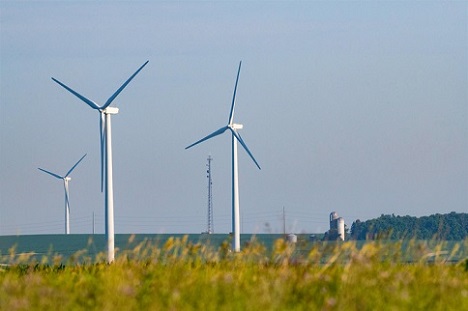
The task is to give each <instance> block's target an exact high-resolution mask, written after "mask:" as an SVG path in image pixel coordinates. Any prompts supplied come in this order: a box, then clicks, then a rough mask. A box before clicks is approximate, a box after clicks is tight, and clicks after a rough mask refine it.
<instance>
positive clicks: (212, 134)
mask: <svg viewBox="0 0 468 311" xmlns="http://www.w3.org/2000/svg"><path fill="white" fill-rule="evenodd" d="M227 129H228V127H227V126H224V127H222V128H220V129H219V130H216V131H214V132H213V133H211V134H210V135H208V136H206V137H203V138H202V139H200V140H198V141H196V142H194V143H193V144H191V145H190V146H188V147H185V149H188V148H191V147H193V146H195V145H198V144H199V143H201V142H204V141H205V140H207V139H210V138H211V137H214V136H217V135H220V134H223V133H224V132H225V131H226V130H227Z"/></svg>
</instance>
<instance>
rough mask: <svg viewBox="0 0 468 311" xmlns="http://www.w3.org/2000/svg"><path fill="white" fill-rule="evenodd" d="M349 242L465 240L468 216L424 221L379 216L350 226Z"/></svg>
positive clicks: (431, 217)
mask: <svg viewBox="0 0 468 311" xmlns="http://www.w3.org/2000/svg"><path fill="white" fill-rule="evenodd" d="M350 235H351V239H355V240H366V239H375V238H382V236H384V237H386V238H390V239H413V238H414V239H420V240H430V239H436V240H454V241H460V240H464V239H466V238H468V214H467V213H455V212H452V213H449V214H443V215H441V214H435V215H430V216H424V217H419V218H417V217H411V216H395V215H382V216H380V217H379V218H376V219H370V220H367V221H363V222H361V221H359V220H356V221H355V222H353V224H352V226H351V232H350Z"/></svg>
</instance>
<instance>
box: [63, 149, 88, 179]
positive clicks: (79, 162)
mask: <svg viewBox="0 0 468 311" xmlns="http://www.w3.org/2000/svg"><path fill="white" fill-rule="evenodd" d="M86 155H87V153H85V155H84V156H82V157H81V159H79V160H78V162H76V163H75V165H73V167H72V168H71V169H70V170H69V171H68V173H67V175H65V177H68V175H70V173H71V172H72V171H73V170H74V169H75V167H76V166H77V165H78V164H79V163H80V162H81V160H83V159H84V157H86Z"/></svg>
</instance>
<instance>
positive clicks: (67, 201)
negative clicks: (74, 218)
mask: <svg viewBox="0 0 468 311" xmlns="http://www.w3.org/2000/svg"><path fill="white" fill-rule="evenodd" d="M84 157H86V154H85V155H84V156H82V157H81V159H79V160H78V162H76V163H75V165H73V167H72V168H71V169H70V170H69V171H68V172H67V173H66V174H65V176H60V175H58V174H55V173H52V172H49V171H47V170H45V169H42V168H40V167H38V169H39V170H41V171H43V172H44V173H47V174H49V175H52V176H53V177H55V178H58V179H62V180H63V186H64V188H65V234H70V192H69V188H68V182H69V181H70V180H71V178H70V177H69V176H70V174H71V172H72V171H73V170H74V169H75V167H76V166H77V165H78V164H79V163H80V162H81V160H83V159H84Z"/></svg>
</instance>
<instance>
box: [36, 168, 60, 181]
mask: <svg viewBox="0 0 468 311" xmlns="http://www.w3.org/2000/svg"><path fill="white" fill-rule="evenodd" d="M37 169H38V170H41V171H43V172H44V173H47V174H49V175H52V176H54V177H55V178H58V179H63V177H62V176H60V175H57V174H54V173H52V172H49V171H46V170H44V169H42V168H40V167H38V168H37Z"/></svg>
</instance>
